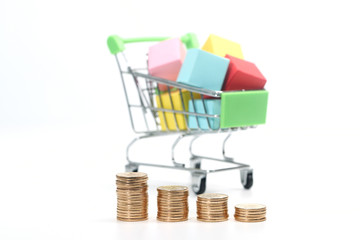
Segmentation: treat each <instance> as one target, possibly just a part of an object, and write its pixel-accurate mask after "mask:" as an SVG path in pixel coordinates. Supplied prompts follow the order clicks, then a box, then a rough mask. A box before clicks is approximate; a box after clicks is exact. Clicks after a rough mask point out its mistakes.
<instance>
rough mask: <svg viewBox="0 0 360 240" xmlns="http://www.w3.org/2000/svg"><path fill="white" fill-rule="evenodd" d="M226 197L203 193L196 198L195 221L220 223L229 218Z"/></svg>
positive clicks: (218, 194)
mask: <svg viewBox="0 0 360 240" xmlns="http://www.w3.org/2000/svg"><path fill="white" fill-rule="evenodd" d="M227 201H228V196H227V195H226V194H220V193H204V194H200V195H198V197H197V202H196V205H197V219H198V220H199V221H203V222H222V221H226V220H227V219H228V218H229V214H228V202H227Z"/></svg>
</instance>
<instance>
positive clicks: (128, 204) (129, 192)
mask: <svg viewBox="0 0 360 240" xmlns="http://www.w3.org/2000/svg"><path fill="white" fill-rule="evenodd" d="M147 179H148V176H147V174H146V173H140V172H126V173H119V174H117V175H116V193H117V219H118V220H121V221H128V222H135V221H144V220H146V219H148V193H147V189H148V187H147Z"/></svg>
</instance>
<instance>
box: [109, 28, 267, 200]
mask: <svg viewBox="0 0 360 240" xmlns="http://www.w3.org/2000/svg"><path fill="white" fill-rule="evenodd" d="M165 39H168V38H166V37H153V38H132V39H123V38H120V37H118V36H116V35H113V36H110V37H109V38H108V42H107V43H108V47H109V49H110V52H111V53H112V54H113V55H115V59H116V62H117V65H118V68H119V70H120V76H121V81H122V85H123V88H124V95H125V99H126V103H127V108H128V112H129V116H130V121H131V126H132V129H133V131H134V132H135V133H136V134H137V135H138V136H137V137H136V138H134V139H133V140H132V141H131V142H130V143H129V145H128V146H127V149H126V158H127V161H128V163H127V165H126V171H128V172H137V171H138V169H139V166H151V167H161V168H169V169H178V170H185V171H189V172H190V173H191V176H192V189H193V191H194V192H195V193H196V194H200V193H203V192H205V189H206V177H207V175H208V174H209V173H216V172H221V171H227V170H240V180H241V183H242V185H243V186H244V188H245V189H250V188H251V187H252V185H253V170H252V169H251V168H250V166H249V165H247V164H244V163H238V162H235V161H234V159H233V158H230V157H228V156H226V154H225V146H226V142H227V141H228V139H229V138H230V136H231V134H232V133H233V132H235V131H238V130H245V129H248V128H254V127H255V126H256V125H258V124H262V123H264V122H265V117H266V105H267V92H266V91H238V92H222V91H212V90H207V89H202V88H198V87H193V86H189V85H185V84H182V83H178V82H174V81H169V80H165V79H161V78H158V77H154V76H150V75H149V74H148V72H147V67H146V64H147V61H144V67H143V68H133V67H131V66H130V65H129V63H128V60H127V58H126V56H125V54H124V50H125V44H128V43H137V42H153V41H163V40H165ZM181 41H182V42H183V43H184V44H185V46H186V47H187V48H188V49H190V48H197V47H198V41H197V38H196V35H195V34H192V33H189V34H186V35H184V36H183V37H181ZM129 47H130V46H129ZM132 47H133V46H132ZM144 59H145V60H147V57H146V55H145V56H144ZM160 84H162V85H166V87H165V88H167V89H166V91H160V88H159V85H160ZM162 89H164V88H163V87H162ZM208 99H218V101H219V102H220V104H221V110H220V112H212V111H210V109H209V106H208ZM241 106H242V107H241ZM254 111H255V112H254ZM250 115H253V117H250V120H249V116H250ZM190 122H191V124H190ZM194 124H195V127H194ZM218 133H226V134H227V135H226V137H225V138H224V141H223V143H222V156H223V157H222V158H220V159H218V158H214V157H211V156H200V155H196V154H194V153H193V150H192V149H193V148H192V146H193V144H194V142H195V141H196V139H198V138H199V137H200V136H204V135H206V134H218ZM174 134H176V135H178V136H177V138H176V140H175V142H174V143H173V145H172V149H171V156H172V159H171V160H172V164H171V165H161V164H157V163H146V162H139V161H134V160H132V159H130V156H129V152H130V149H131V147H132V146H133V145H134V144H135V143H136V142H139V141H141V140H143V139H147V138H155V137H163V136H169V135H174ZM185 137H190V138H192V139H191V141H190V146H189V152H190V156H191V157H190V164H189V166H186V165H185V164H183V163H179V162H178V161H177V159H176V158H175V149H176V147H177V146H178V144H179V142H180V141H181V140H182V139H184V138H185ZM202 160H211V161H219V162H222V163H228V164H231V167H226V168H217V169H202V168H201V162H202Z"/></svg>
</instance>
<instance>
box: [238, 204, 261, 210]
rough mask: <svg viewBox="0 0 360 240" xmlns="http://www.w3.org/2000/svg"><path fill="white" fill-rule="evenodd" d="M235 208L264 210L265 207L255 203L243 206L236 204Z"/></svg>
mask: <svg viewBox="0 0 360 240" xmlns="http://www.w3.org/2000/svg"><path fill="white" fill-rule="evenodd" d="M235 208H239V209H244V210H264V209H266V206H265V205H263V204H257V203H243V204H237V205H236V206H235Z"/></svg>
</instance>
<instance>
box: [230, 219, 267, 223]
mask: <svg viewBox="0 0 360 240" xmlns="http://www.w3.org/2000/svg"><path fill="white" fill-rule="evenodd" d="M235 220H236V221H239V222H248V223H250V222H264V221H266V218H262V219H251V220H249V219H242V218H235Z"/></svg>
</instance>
